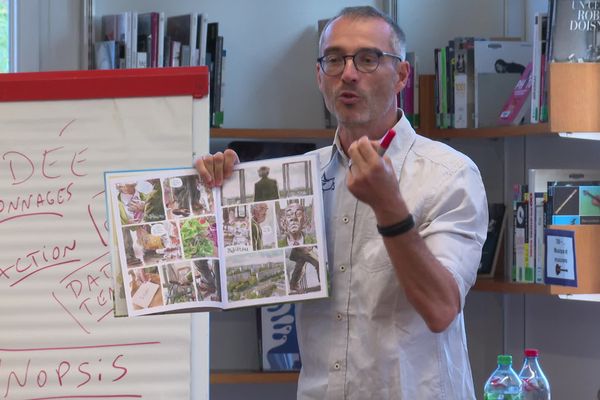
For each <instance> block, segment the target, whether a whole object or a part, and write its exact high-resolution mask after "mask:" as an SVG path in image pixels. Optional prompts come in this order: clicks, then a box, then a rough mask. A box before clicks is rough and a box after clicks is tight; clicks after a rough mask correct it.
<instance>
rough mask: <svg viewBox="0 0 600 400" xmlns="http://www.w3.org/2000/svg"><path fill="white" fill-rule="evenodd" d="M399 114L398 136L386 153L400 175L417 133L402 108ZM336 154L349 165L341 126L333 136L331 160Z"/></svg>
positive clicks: (395, 127) (397, 123) (396, 126)
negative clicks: (340, 130) (343, 144)
mask: <svg viewBox="0 0 600 400" xmlns="http://www.w3.org/2000/svg"><path fill="white" fill-rule="evenodd" d="M398 115H399V116H400V119H399V120H398V122H396V125H394V130H395V131H396V137H395V138H394V139H393V140H392V142H391V143H390V147H388V150H387V151H386V153H385V154H386V155H387V156H388V157H389V158H390V159H391V160H392V165H393V166H394V171H396V173H397V174H398V176H400V174H399V171H400V169H401V168H402V165H403V164H404V160H405V159H406V156H407V154H408V151H409V150H410V148H411V147H412V145H413V143H414V142H415V139H416V136H417V134H416V133H415V130H414V129H413V127H412V126H411V125H410V122H408V119H407V118H406V116H405V115H404V113H403V112H402V110H401V109H398ZM336 155H338V156H339V157H340V160H341V161H342V165H344V166H347V165H348V161H349V159H348V156H347V155H346V154H345V153H344V151H343V150H342V145H341V143H340V137H339V128H338V129H336V131H335V137H334V138H333V147H332V151H331V158H330V160H332V159H333V157H335V156H336Z"/></svg>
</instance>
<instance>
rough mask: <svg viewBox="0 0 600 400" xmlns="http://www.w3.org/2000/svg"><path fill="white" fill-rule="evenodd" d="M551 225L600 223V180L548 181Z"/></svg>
mask: <svg viewBox="0 0 600 400" xmlns="http://www.w3.org/2000/svg"><path fill="white" fill-rule="evenodd" d="M548 214H549V222H550V224H552V225H586V224H600V181H579V182H577V181H562V182H561V181H551V182H548Z"/></svg>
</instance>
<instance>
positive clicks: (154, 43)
mask: <svg viewBox="0 0 600 400" xmlns="http://www.w3.org/2000/svg"><path fill="white" fill-rule="evenodd" d="M158 20H159V16H158V13H156V12H153V13H151V14H150V35H152V38H151V40H150V42H151V46H150V48H149V49H148V52H149V53H150V66H151V67H153V68H156V67H158V42H159V40H160V38H159V37H158Z"/></svg>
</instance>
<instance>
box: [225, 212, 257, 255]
mask: <svg viewBox="0 0 600 400" xmlns="http://www.w3.org/2000/svg"><path fill="white" fill-rule="evenodd" d="M223 245H224V247H225V253H226V254H236V253H243V252H248V251H251V250H252V246H251V245H250V215H248V207H247V206H232V207H224V208H223Z"/></svg>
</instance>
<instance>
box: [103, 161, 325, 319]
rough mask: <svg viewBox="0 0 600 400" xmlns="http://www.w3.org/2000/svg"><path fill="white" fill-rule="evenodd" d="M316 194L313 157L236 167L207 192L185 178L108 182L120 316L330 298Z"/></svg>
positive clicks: (184, 172) (183, 174) (153, 174)
mask: <svg viewBox="0 0 600 400" xmlns="http://www.w3.org/2000/svg"><path fill="white" fill-rule="evenodd" d="M320 187H321V186H320V175H319V169H318V158H317V155H302V156H292V157H283V158H276V159H270V160H263V161H253V162H246V163H241V164H238V165H236V166H235V168H234V171H233V175H232V177H231V178H230V179H228V180H227V181H226V182H225V183H224V185H223V186H222V187H220V188H214V189H211V190H209V189H206V187H205V186H204V185H203V184H202V182H201V181H200V179H199V177H198V174H197V172H196V171H195V170H194V169H191V168H187V169H185V168H174V169H163V170H141V171H135V170H134V171H114V172H106V173H105V189H106V193H107V215H108V216H109V218H108V219H109V225H110V232H111V233H112V240H111V256H112V264H113V265H112V266H113V275H114V276H115V277H118V276H120V277H121V278H120V279H119V278H117V279H116V280H115V282H116V287H115V293H124V294H125V296H124V299H123V300H124V303H125V305H126V307H125V308H126V315H129V316H137V315H147V314H157V313H169V312H186V311H187V312H193V311H194V312H195V311H210V310H216V309H233V308H240V307H249V306H263V305H269V304H278V303H285V302H295V301H301V300H309V299H316V298H323V297H327V296H328V284H327V274H326V271H327V261H326V246H325V235H324V224H323V210H322V198H321V190H320ZM315 188H316V189H319V190H314V189H315ZM148 281H150V282H153V283H155V284H157V285H159V288H160V290H156V291H154V292H153V291H152V290H151V289H152V287H149V286H148V285H145V286H144V283H145V282H148ZM139 290H143V292H142V293H141V294H138V291H139ZM151 295H152V296H151ZM148 297H151V298H150V300H149V301H148ZM120 309H123V307H120Z"/></svg>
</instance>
